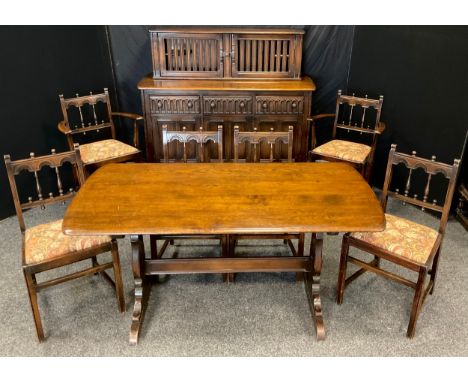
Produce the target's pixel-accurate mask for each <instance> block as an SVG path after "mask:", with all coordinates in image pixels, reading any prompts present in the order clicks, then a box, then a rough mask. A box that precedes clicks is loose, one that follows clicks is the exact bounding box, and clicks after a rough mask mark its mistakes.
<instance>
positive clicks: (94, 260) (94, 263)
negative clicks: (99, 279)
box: [91, 256, 99, 276]
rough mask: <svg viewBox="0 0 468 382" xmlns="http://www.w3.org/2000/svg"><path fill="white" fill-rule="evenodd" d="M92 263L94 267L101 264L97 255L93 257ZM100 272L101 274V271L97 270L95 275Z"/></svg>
mask: <svg viewBox="0 0 468 382" xmlns="http://www.w3.org/2000/svg"><path fill="white" fill-rule="evenodd" d="M91 264H92V265H93V267H97V266H98V265H99V264H98V261H97V257H96V256H93V257H91ZM98 274H99V272H96V273H95V274H94V276H96V275H98Z"/></svg>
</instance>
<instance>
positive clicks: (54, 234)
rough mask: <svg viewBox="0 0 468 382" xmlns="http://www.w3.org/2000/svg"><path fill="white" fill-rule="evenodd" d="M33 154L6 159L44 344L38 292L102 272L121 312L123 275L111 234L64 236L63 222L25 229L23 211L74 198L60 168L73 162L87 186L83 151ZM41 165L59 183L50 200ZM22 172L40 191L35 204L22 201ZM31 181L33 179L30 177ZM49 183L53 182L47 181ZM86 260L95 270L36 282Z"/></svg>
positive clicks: (31, 296) (26, 275) (25, 266)
mask: <svg viewBox="0 0 468 382" xmlns="http://www.w3.org/2000/svg"><path fill="white" fill-rule="evenodd" d="M30 156H31V157H30V158H28V159H22V160H16V161H12V160H11V159H10V156H9V155H5V157H4V159H5V165H6V169H7V173H8V179H9V181H10V187H11V192H12V195H13V201H14V204H15V209H16V214H17V217H18V221H19V226H20V230H21V237H22V268H23V274H24V278H25V280H26V286H27V289H28V294H29V301H30V303H31V309H32V313H33V318H34V323H35V325H36V332H37V337H38V339H39V341H43V340H44V330H43V327H42V322H41V317H40V314H39V305H38V301H37V293H38V292H39V291H41V290H42V289H44V288H46V287H49V286H53V285H57V284H59V283H62V282H65V281H69V280H73V279H76V278H78V277H81V276H86V275H92V274H98V273H99V274H101V275H102V276H103V277H104V279H105V280H107V281H108V282H109V283H110V284H111V285H112V286H113V288H114V289H115V291H116V295H117V303H118V308H119V311H120V312H123V311H125V300H124V294H123V286H122V276H121V271H120V260H119V252H118V247H117V242H116V240H115V239H112V238H111V237H109V236H66V235H64V234H63V233H62V220H61V219H60V220H56V221H53V222H49V223H44V224H40V225H37V226H34V227H31V228H26V225H25V220H24V217H23V210H25V209H31V208H34V207H39V206H40V207H41V208H42V209H44V208H45V206H46V205H49V204H52V203H58V202H62V203H64V202H65V201H67V200H69V199H70V198H72V197H73V196H74V189H73V188H70V189H69V191H68V192H67V190H66V189H65V188H64V187H63V183H62V177H63V171H62V175H61V171H60V169H61V167H62V165H64V164H65V163H70V164H71V165H72V166H74V167H75V174H76V175H77V177H78V180H79V183H80V184H82V183H83V182H84V172H83V165H82V162H81V159H80V152H79V149H78V148H77V147H75V149H74V151H69V152H64V153H55V150H52V154H50V155H45V156H41V157H35V155H34V153H31V155H30ZM43 167H49V168H50V169H51V173H50V174H51V175H52V176H53V177H54V178H55V180H53V182H54V183H55V184H56V189H57V191H58V195H57V194H56V195H54V194H53V193H52V192H50V193H49V194H48V197H46V196H45V195H44V194H43V186H44V185H48V184H47V182H46V180H47V179H43V180H44V182H43V183H41V181H40V178H42V176H40V175H41V173H43V172H44V170H45V169H43ZM50 169H49V170H50ZM23 170H26V171H28V172H29V173H32V174H34V179H35V185H34V188H35V189H36V193H37V199H36V200H33V198H32V197H29V198H28V201H27V202H21V201H20V196H19V192H18V188H17V181H16V178H15V177H16V176H17V175H18V174H20V173H21V172H22V171H23ZM30 178H32V176H31V177H30ZM52 179H53V178H52ZM31 180H32V179H31ZM48 180H51V179H50V178H49V179H48ZM49 186H50V185H49ZM49 189H51V188H49ZM104 252H111V253H112V261H110V262H106V263H102V264H100V263H98V260H97V257H96V256H97V255H99V254H101V253H104ZM88 259H90V260H91V267H89V268H86V269H83V270H80V271H76V272H74V273H71V274H67V275H65V276H61V277H57V278H54V279H52V280H48V281H43V282H37V280H36V275H37V274H38V273H41V272H45V271H48V270H52V269H55V268H59V267H63V266H66V265H70V264H74V263H77V262H79V261H82V260H88ZM109 268H113V270H114V279H115V282H114V281H113V280H112V279H111V278H110V277H109V276H108V275H107V273H106V272H105V270H106V269H109Z"/></svg>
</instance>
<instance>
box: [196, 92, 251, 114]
mask: <svg viewBox="0 0 468 382" xmlns="http://www.w3.org/2000/svg"><path fill="white" fill-rule="evenodd" d="M203 111H204V114H206V115H217V114H223V115H249V114H252V97H251V96H208V97H207V96H205V97H203Z"/></svg>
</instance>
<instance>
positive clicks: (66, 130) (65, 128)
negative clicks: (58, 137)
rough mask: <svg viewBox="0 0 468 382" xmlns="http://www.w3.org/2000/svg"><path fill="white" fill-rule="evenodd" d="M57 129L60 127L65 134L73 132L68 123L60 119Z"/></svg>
mask: <svg viewBox="0 0 468 382" xmlns="http://www.w3.org/2000/svg"><path fill="white" fill-rule="evenodd" d="M57 129H59V131H61V132H62V133H64V134H65V135H67V134H71V132H72V131H71V130H70V128H69V127H68V126H67V124H66V123H65V121H60V122H59V123H58V125H57Z"/></svg>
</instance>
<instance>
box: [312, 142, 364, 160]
mask: <svg viewBox="0 0 468 382" xmlns="http://www.w3.org/2000/svg"><path fill="white" fill-rule="evenodd" d="M370 151H371V148H370V146H367V145H363V144H362V143H355V142H349V141H342V140H340V139H333V140H332V141H330V142H327V143H325V144H323V145H321V146H318V147H316V148H315V149H314V150H312V152H313V153H314V154H319V155H325V156H328V157H333V158H337V159H342V160H346V161H349V162H354V163H364V162H365V161H366V158H367V156H368V155H369V153H370Z"/></svg>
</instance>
